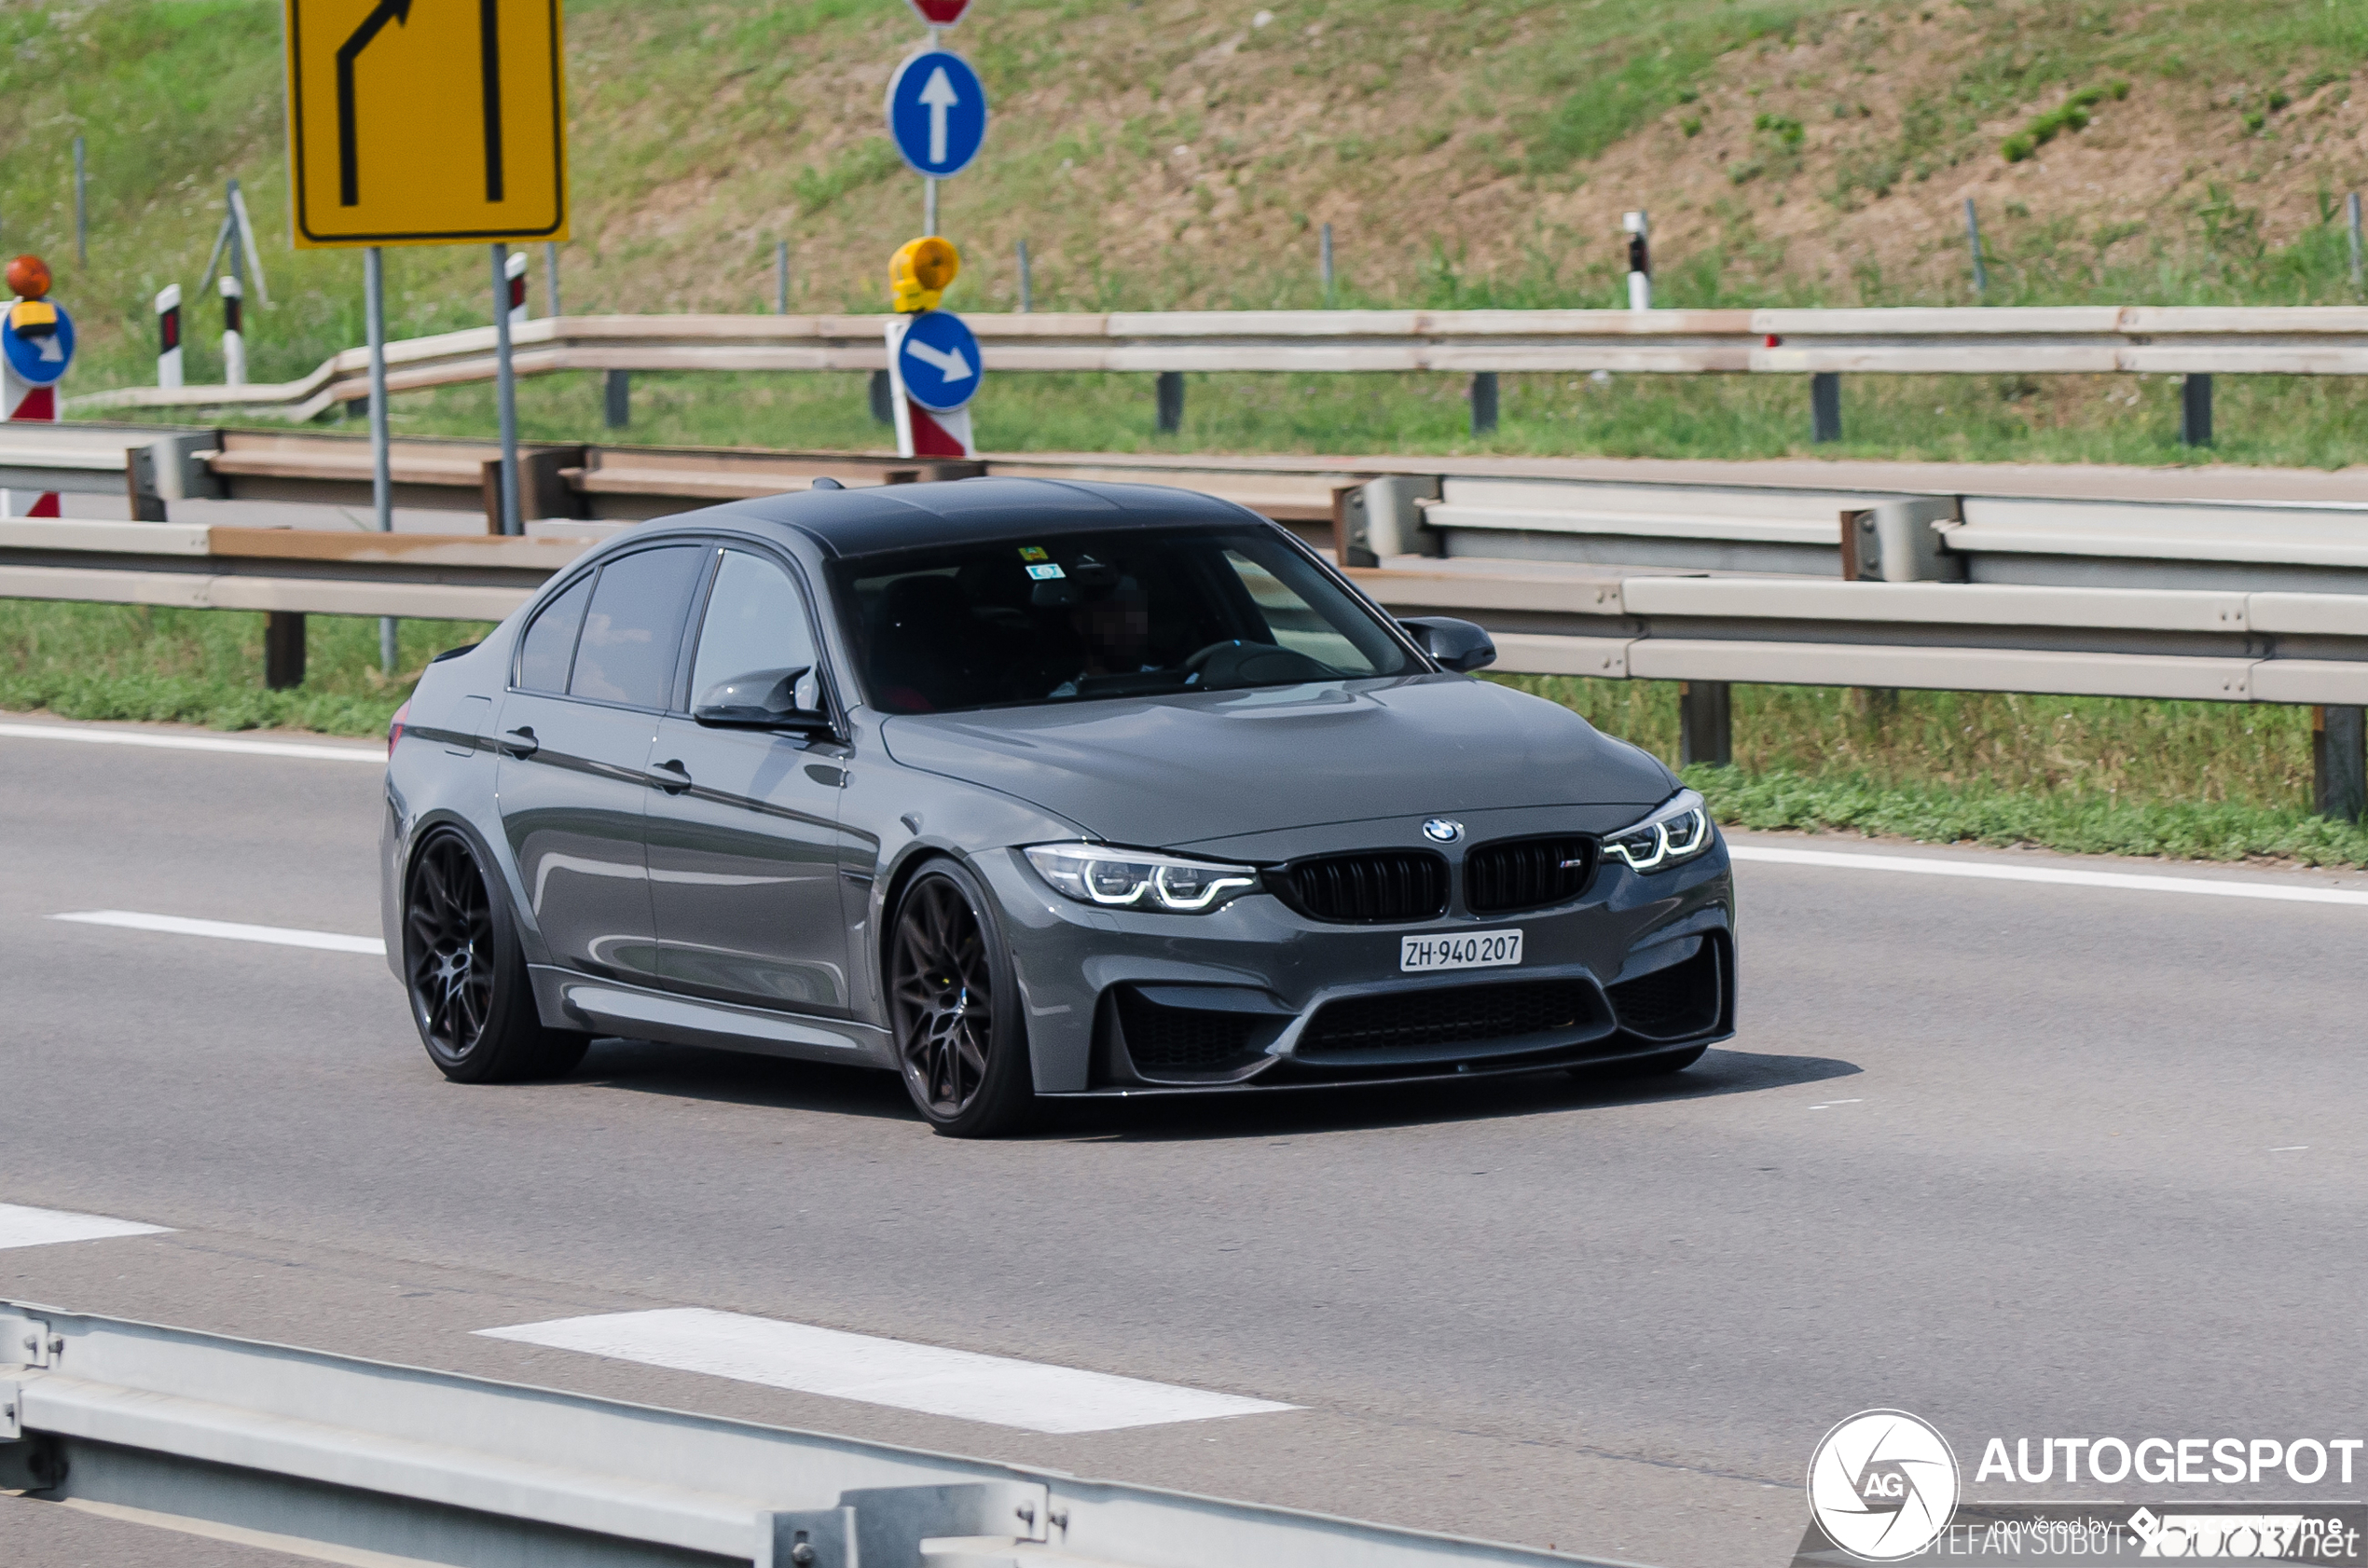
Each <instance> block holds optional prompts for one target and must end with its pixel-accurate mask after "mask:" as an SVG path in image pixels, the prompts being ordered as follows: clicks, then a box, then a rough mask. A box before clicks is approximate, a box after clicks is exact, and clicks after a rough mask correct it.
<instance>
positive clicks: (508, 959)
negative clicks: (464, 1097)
mask: <svg viewBox="0 0 2368 1568" xmlns="http://www.w3.org/2000/svg"><path fill="white" fill-rule="evenodd" d="M403 973H404V977H405V981H406V985H407V988H408V989H409V991H410V995H411V1021H412V1023H413V1024H415V1025H418V1027H419V1030H420V1043H421V1044H423V1045H425V1046H426V1047H427V1048H428V1059H429V1060H430V1061H432V1062H434V1064H435V1065H436V1070H437V1071H439V1072H441V1073H442V1074H444V1076H445V1077H447V1078H448V1079H451V1080H454V1081H456V1082H460V1083H514V1082H517V1081H519V1080H524V1079H534V1078H558V1077H561V1076H563V1075H565V1074H567V1073H569V1072H571V1071H573V1070H574V1068H575V1065H576V1064H577V1063H578V1062H580V1061H582V1060H583V1059H584V1052H585V1047H586V1046H588V1045H590V1044H591V1043H592V1040H591V1037H590V1036H588V1035H582V1034H577V1033H574V1032H573V1031H571V1030H566V1029H548V1028H545V1027H544V1025H543V1020H542V1018H541V1017H540V1016H539V1015H538V1014H537V1013H536V1012H535V1009H534V988H533V986H532V984H531V983H530V982H529V981H528V979H527V972H526V954H525V952H524V950H523V949H521V948H520V947H519V945H518V938H517V930H516V927H515V926H513V925H512V923H511V920H510V912H509V909H508V906H507V905H505V904H504V903H503V902H502V901H501V900H499V899H498V898H496V897H495V896H494V894H493V891H492V889H491V887H490V886H489V883H488V881H487V879H486V875H485V870H484V868H483V867H482V866H481V865H479V864H478V861H477V857H476V851H475V849H474V848H473V847H472V846H470V844H469V841H468V839H467V838H466V837H464V836H463V835H462V834H461V833H460V832H457V831H456V830H453V829H450V828H444V829H440V830H438V831H436V832H434V833H432V834H430V835H429V838H428V841H427V843H425V844H424V845H422V846H420V852H419V854H418V855H417V856H415V857H414V858H413V860H412V861H411V874H410V876H409V877H408V878H407V879H406V882H405V884H404V890H403Z"/></svg>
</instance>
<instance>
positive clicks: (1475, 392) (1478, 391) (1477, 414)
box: [1471, 370, 1496, 435]
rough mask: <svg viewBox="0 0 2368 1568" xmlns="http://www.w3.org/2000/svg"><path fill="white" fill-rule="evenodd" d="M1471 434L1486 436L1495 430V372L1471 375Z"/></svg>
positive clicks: (1481, 372) (1487, 371) (1489, 371)
mask: <svg viewBox="0 0 2368 1568" xmlns="http://www.w3.org/2000/svg"><path fill="white" fill-rule="evenodd" d="M1471 400H1472V433H1473V434H1474V435H1486V434H1488V433H1491V432H1493V431H1494V430H1495V428H1496V372H1495V371H1494V370H1479V371H1474V372H1473V373H1472V391H1471Z"/></svg>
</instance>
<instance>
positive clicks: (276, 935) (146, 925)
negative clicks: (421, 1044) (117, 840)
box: [49, 909, 387, 958]
mask: <svg viewBox="0 0 2368 1568" xmlns="http://www.w3.org/2000/svg"><path fill="white" fill-rule="evenodd" d="M49 918H50V919H52V920H71V921H74V922H75V923H76V924H77V925H83V926H120V927H122V928H124V929H125V930H128V931H163V932H166V933H167V934H169V935H172V936H180V937H221V938H223V939H225V940H227V941H230V942H271V943H274V944H276V945H278V946H281V947H317V948H320V949H322V950H323V951H324V952H328V953H368V954H371V955H374V956H378V957H380V958H383V957H385V956H387V944H386V943H385V942H382V941H380V940H379V938H377V937H350V936H347V935H345V934H344V933H343V932H341V931H300V930H296V929H295V928H291V927H287V926H242V925H241V924H239V922H237V921H235V920H191V919H188V918H186V917H185V916H182V915H142V914H139V913H137V912H136V911H133V910H129V909H86V910H81V911H79V912H77V913H76V914H73V915H51V916H49Z"/></svg>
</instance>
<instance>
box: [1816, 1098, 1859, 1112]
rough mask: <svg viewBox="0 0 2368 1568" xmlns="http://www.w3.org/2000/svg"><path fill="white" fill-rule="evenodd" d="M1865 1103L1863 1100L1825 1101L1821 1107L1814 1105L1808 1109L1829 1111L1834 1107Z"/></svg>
mask: <svg viewBox="0 0 2368 1568" xmlns="http://www.w3.org/2000/svg"><path fill="white" fill-rule="evenodd" d="M1865 1103H1866V1102H1865V1101H1864V1100H1827V1101H1825V1102H1824V1104H1823V1105H1814V1106H1811V1107H1809V1108H1810V1109H1811V1110H1831V1109H1833V1108H1834V1107H1836V1106H1861V1105H1865Z"/></svg>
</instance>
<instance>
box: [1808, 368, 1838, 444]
mask: <svg viewBox="0 0 2368 1568" xmlns="http://www.w3.org/2000/svg"><path fill="white" fill-rule="evenodd" d="M1809 438H1810V440H1811V441H1817V442H1825V441H1839V440H1840V439H1841V438H1842V378H1841V377H1840V376H1839V375H1838V373H1836V372H1834V371H1831V370H1820V371H1818V372H1817V373H1816V374H1814V375H1812V376H1810V378H1809Z"/></svg>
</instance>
